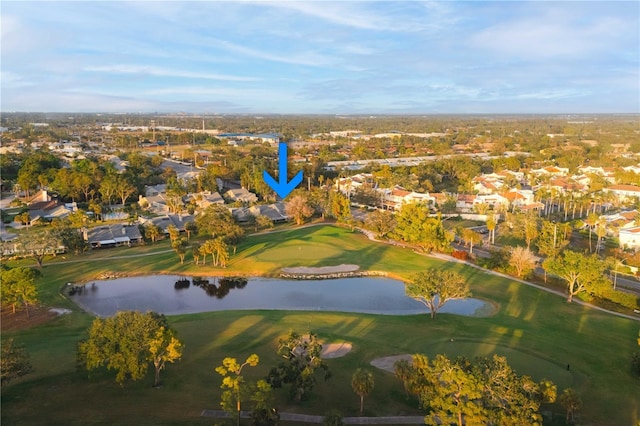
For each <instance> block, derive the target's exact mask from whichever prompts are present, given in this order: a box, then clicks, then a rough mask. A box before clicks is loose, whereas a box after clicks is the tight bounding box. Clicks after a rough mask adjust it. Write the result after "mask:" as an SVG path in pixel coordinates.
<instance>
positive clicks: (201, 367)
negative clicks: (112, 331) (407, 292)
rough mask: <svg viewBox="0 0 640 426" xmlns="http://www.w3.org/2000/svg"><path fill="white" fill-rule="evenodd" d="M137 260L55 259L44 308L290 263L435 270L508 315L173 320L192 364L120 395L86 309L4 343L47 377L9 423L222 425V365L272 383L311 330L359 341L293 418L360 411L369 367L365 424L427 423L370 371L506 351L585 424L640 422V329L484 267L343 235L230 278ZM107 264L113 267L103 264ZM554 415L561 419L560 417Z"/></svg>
mask: <svg viewBox="0 0 640 426" xmlns="http://www.w3.org/2000/svg"><path fill="white" fill-rule="evenodd" d="M167 247H168V246H167V245H166V243H160V244H158V245H156V246H154V247H151V248H150V247H149V246H147V247H145V248H144V249H145V250H147V251H150V252H158V251H162V250H166V248H167ZM136 253H139V252H138V251H137V250H134V249H118V250H113V251H109V252H107V251H104V252H95V253H93V254H92V255H91V257H92V258H94V261H91V262H81V263H66V264H62V263H57V262H58V261H60V260H61V259H56V262H49V265H48V266H46V267H45V268H44V270H43V273H44V275H43V277H42V278H40V279H39V280H38V286H39V290H40V294H41V296H42V299H43V300H44V301H45V303H47V304H49V305H55V306H65V307H72V306H73V305H72V304H71V302H68V301H67V300H66V299H64V298H63V297H62V296H60V293H59V290H60V289H61V288H62V287H64V284H65V283H66V282H68V281H81V280H92V279H95V277H96V276H97V275H98V274H100V273H103V272H120V271H135V272H136V273H139V274H146V273H155V272H167V273H174V274H175V273H177V274H184V275H187V276H189V275H190V274H194V275H195V274H201V275H216V274H218V273H225V274H245V275H252V274H260V275H274V274H277V273H278V271H279V270H280V268H282V267H287V266H327V265H337V264H341V263H354V264H359V265H361V267H362V269H363V270H367V269H369V270H385V271H389V272H390V273H392V274H394V275H397V276H399V277H407V276H408V275H409V274H411V273H412V272H415V271H418V270H422V269H424V268H426V267H430V266H436V267H442V268H451V269H455V270H458V271H460V272H461V273H463V274H465V276H466V277H467V279H468V280H469V282H470V285H471V288H472V291H473V293H474V296H475V297H482V298H486V299H490V300H493V301H495V302H496V303H498V304H499V305H500V309H499V311H498V313H497V314H496V315H495V316H493V317H490V318H467V317H461V316H455V315H446V314H439V315H438V318H437V319H436V320H435V321H432V320H430V319H429V318H428V316H426V315H418V316H376V315H359V314H344V313H326V312H323V313H318V312H279V311H252V312H245V311H243V312H215V313H202V314H195V315H181V316H174V317H171V318H170V322H171V323H172V326H173V327H175V328H176V330H177V331H178V334H179V337H180V339H181V340H183V341H184V342H185V345H186V347H185V353H184V356H183V359H182V361H180V362H179V363H177V364H175V365H169V366H168V367H167V370H166V371H164V372H163V373H162V379H163V382H164V386H163V387H162V388H160V389H152V388H151V386H150V385H151V383H152V381H153V378H152V374H151V372H150V374H149V377H148V378H147V379H146V380H143V381H140V382H135V383H129V384H127V385H126V386H124V387H120V386H118V385H116V384H115V382H114V381H113V376H112V375H111V374H109V373H107V372H103V371H98V372H94V373H93V374H92V376H91V377H90V378H87V377H86V375H83V374H81V373H78V372H76V371H75V344H76V342H77V341H78V340H79V339H81V338H83V337H84V336H85V333H86V329H87V327H88V326H89V325H90V323H91V317H90V316H88V315H86V314H84V313H82V312H77V310H76V312H74V313H73V314H71V315H65V316H63V317H61V318H59V319H57V320H55V321H54V322H52V323H49V324H47V325H45V326H42V327H38V328H33V329H29V330H24V331H20V332H12V333H3V338H6V337H11V336H15V338H16V340H17V341H19V342H22V343H24V344H25V345H26V346H27V348H28V350H29V352H30V353H31V354H32V357H33V363H34V367H35V369H36V371H35V372H34V373H33V374H31V375H29V376H26V377H25V378H23V379H20V380H19V381H16V382H15V383H11V384H9V385H8V386H3V391H2V422H3V423H6V424H44V423H46V424H65V425H68V424H88V423H91V424H174V423H175V424H211V423H212V422H211V419H201V418H200V417H199V414H200V412H201V410H202V409H204V408H213V409H215V408H218V401H219V385H220V376H219V375H217V374H216V373H215V371H214V369H215V367H216V366H217V365H219V364H220V363H221V361H222V359H223V358H224V357H226V356H234V357H237V358H244V357H246V356H248V355H249V354H251V353H254V352H255V353H257V354H258V355H259V356H260V357H261V361H260V364H259V366H258V367H256V368H253V369H248V370H247V372H246V374H247V376H248V377H252V378H257V377H260V376H262V375H264V374H265V373H266V371H267V370H268V369H269V368H270V367H271V366H273V365H274V364H275V363H276V362H277V358H276V355H275V349H276V344H277V340H278V338H279V337H281V336H283V335H285V334H286V333H287V332H288V331H289V330H292V329H293V330H296V331H300V332H305V331H307V330H309V329H311V330H313V331H315V332H317V333H318V334H319V335H320V336H321V337H322V338H324V339H326V340H327V341H349V342H352V343H353V350H352V352H351V353H350V354H348V355H347V356H346V357H344V358H338V359H333V360H329V361H328V363H329V366H330V369H331V371H332V373H333V378H332V379H331V380H330V381H329V382H327V383H323V382H320V383H319V384H318V386H317V387H316V389H315V390H314V391H313V393H312V396H311V398H310V399H309V400H308V401H305V402H303V403H301V404H292V403H291V402H289V400H288V399H287V397H286V391H285V390H280V391H276V397H277V405H278V407H279V408H280V410H281V411H293V412H305V413H313V414H323V413H324V412H326V411H327V410H328V409H329V408H337V409H338V410H340V411H341V412H342V413H343V415H349V416H351V415H357V411H358V402H359V401H358V397H357V396H356V395H355V394H354V393H353V391H352V390H351V386H350V378H351V374H352V373H353V372H354V371H355V369H356V368H358V367H366V368H369V369H370V370H372V371H373V372H374V378H375V382H376V386H375V389H374V390H373V392H372V393H371V395H370V396H368V397H367V398H365V415H370V416H382V415H394V414H419V413H420V411H419V410H417V406H416V402H415V401H414V400H409V401H407V400H406V398H405V395H404V391H403V389H402V386H401V384H400V382H399V381H398V380H396V379H395V378H394V377H393V375H392V374H389V373H386V372H383V371H378V370H376V369H375V368H373V367H371V366H370V365H369V362H370V361H371V360H372V359H374V358H377V357H382V356H389V355H397V354H403V353H418V352H422V353H426V354H427V355H429V356H433V355H435V354H436V353H442V352H445V353H447V354H448V355H450V356H455V355H458V354H462V355H467V356H475V355H488V354H491V353H494V352H496V353H499V354H502V355H506V356H507V357H508V360H509V363H510V364H511V365H513V366H514V367H516V369H517V370H518V372H520V373H521V374H530V375H532V376H533V377H534V378H535V379H541V378H543V377H546V378H550V379H552V380H554V382H556V383H557V384H558V385H559V388H560V390H561V389H562V388H563V387H565V386H572V387H574V388H576V389H577V390H578V392H579V393H580V394H581V395H582V399H583V400H584V402H585V404H584V408H583V410H582V418H583V419H584V420H585V421H586V423H590V424H602V425H614V424H615V425H630V424H633V422H635V420H636V419H637V418H638V416H639V412H638V410H639V408H638V407H640V396H639V395H640V392H639V386H640V384H639V383H638V381H637V380H634V379H633V378H632V377H631V376H630V374H629V361H630V357H631V353H632V352H633V351H634V350H637V349H638V348H637V345H636V342H635V339H636V337H637V333H638V323H637V322H634V321H631V320H626V319H623V318H618V317H614V316H611V315H608V314H605V313H601V312H598V311H595V310H592V309H589V308H587V307H583V306H579V305H571V304H567V303H566V302H565V301H564V300H563V298H561V297H558V296H555V295H552V294H548V293H545V292H541V291H539V290H536V289H533V288H530V287H528V286H526V285H522V284H519V283H516V282H513V281H510V280H506V279H503V278H499V277H495V276H492V275H487V274H485V273H483V272H482V271H479V270H477V269H473V268H468V267H464V266H462V265H460V264H454V263H444V262H441V261H438V260H434V259H431V258H428V257H424V256H420V255H417V254H415V253H412V252H411V251H410V250H407V249H401V248H397V247H393V246H389V245H384V244H379V243H371V242H370V241H368V240H367V239H366V238H364V237H363V236H361V235H359V234H354V233H350V232H348V231H346V230H344V229H341V228H336V227H331V226H327V227H312V228H304V229H298V230H293V231H285V232H281V233H274V234H266V235H260V236H254V237H250V238H248V239H246V240H245V241H244V242H243V243H242V244H240V245H239V246H238V252H237V255H236V256H233V257H232V261H231V262H230V264H229V267H228V268H227V269H226V270H219V269H215V268H212V267H210V266H206V267H202V266H195V265H193V264H190V263H189V264H185V265H180V263H179V261H178V258H177V256H176V255H175V254H174V253H171V252H168V253H157V254H155V255H153V256H140V257H130V256H127V257H126V258H118V257H119V256H122V255H123V254H124V255H127V254H129V255H130V254H136ZM106 255H108V257H109V258H110V259H109V261H98V260H97V258H98V257H104V256H106ZM67 260H69V259H67ZM187 260H189V259H187ZM451 339H453V342H452V341H451ZM567 364H570V365H571V371H569V372H568V371H567V370H566V365H567ZM107 407H108V408H107ZM552 410H553V411H555V412H558V413H559V412H560V411H561V408H560V407H557V406H556V407H553V408H552ZM45 419H46V420H45Z"/></svg>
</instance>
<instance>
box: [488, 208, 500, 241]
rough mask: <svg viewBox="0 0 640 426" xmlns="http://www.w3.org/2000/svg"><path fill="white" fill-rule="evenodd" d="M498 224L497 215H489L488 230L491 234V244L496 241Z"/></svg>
mask: <svg viewBox="0 0 640 426" xmlns="http://www.w3.org/2000/svg"><path fill="white" fill-rule="evenodd" d="M497 225H498V221H497V220H496V215H495V214H492V215H489V217H487V230H488V231H489V234H491V244H495V243H496V227H497Z"/></svg>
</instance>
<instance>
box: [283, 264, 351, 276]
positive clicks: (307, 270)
mask: <svg viewBox="0 0 640 426" xmlns="http://www.w3.org/2000/svg"><path fill="white" fill-rule="evenodd" d="M358 269H360V266H358V265H347V264H342V265H336V266H320V267H316V268H314V267H310V266H298V267H295V268H282V272H284V273H287V274H309V275H326V274H337V273H342V272H355V271H357V270H358Z"/></svg>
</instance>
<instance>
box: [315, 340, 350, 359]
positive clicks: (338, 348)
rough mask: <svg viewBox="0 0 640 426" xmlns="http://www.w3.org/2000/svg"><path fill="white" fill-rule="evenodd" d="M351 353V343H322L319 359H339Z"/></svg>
mask: <svg viewBox="0 0 640 426" xmlns="http://www.w3.org/2000/svg"><path fill="white" fill-rule="evenodd" d="M350 351H351V343H347V342H344V343H323V344H322V352H320V357H321V358H324V359H330V358H340V357H343V356H345V355H346V354H348V353H349V352H350Z"/></svg>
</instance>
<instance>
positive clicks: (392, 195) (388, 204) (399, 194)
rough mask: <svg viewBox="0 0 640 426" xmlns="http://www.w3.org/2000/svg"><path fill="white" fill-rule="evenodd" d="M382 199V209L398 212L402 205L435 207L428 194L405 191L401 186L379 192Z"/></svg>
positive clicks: (433, 200)
mask: <svg viewBox="0 0 640 426" xmlns="http://www.w3.org/2000/svg"><path fill="white" fill-rule="evenodd" d="M381 192H382V197H383V208H385V209H387V210H398V209H400V208H401V207H402V205H403V204H411V203H421V204H426V205H428V206H434V205H435V202H436V200H435V198H434V197H432V196H430V195H429V193H421V192H415V191H407V190H406V189H404V188H403V187H401V186H395V187H394V188H393V189H391V190H387V191H381Z"/></svg>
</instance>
